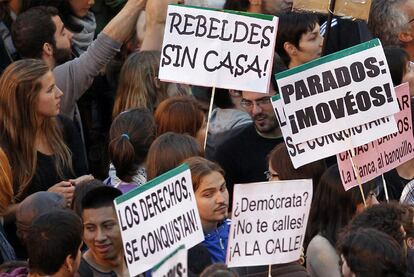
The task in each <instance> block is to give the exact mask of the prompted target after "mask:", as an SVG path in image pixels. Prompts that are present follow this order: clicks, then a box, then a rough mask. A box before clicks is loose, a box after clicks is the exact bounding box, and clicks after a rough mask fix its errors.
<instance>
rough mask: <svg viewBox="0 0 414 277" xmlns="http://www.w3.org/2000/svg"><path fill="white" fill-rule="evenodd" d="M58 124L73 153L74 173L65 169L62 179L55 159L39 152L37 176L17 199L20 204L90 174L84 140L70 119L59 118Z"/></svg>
mask: <svg viewBox="0 0 414 277" xmlns="http://www.w3.org/2000/svg"><path fill="white" fill-rule="evenodd" d="M58 122H59V124H60V126H61V128H62V130H63V139H64V141H65V143H66V145H67V146H68V147H69V149H70V151H71V153H72V166H73V172H71V170H70V169H69V168H68V167H65V168H63V176H64V178H63V179H62V178H61V177H59V175H58V173H57V171H56V169H55V166H54V161H55V157H54V156H53V155H50V156H49V155H45V154H43V153H40V152H37V164H36V172H35V175H34V176H33V179H32V180H31V181H30V183H29V186H28V190H27V192H26V193H25V194H24V195H23V196H22V197H19V199H17V200H18V201H19V202H20V201H23V199H24V198H25V197H27V196H28V195H31V194H33V193H35V192H38V191H46V190H48V189H49V188H50V187H52V186H53V185H55V184H57V183H59V182H61V181H67V180H68V179H72V178H76V177H79V176H82V175H84V174H87V172H88V168H87V163H86V159H85V155H84V152H83V146H82V140H81V137H80V135H79V132H78V131H77V130H76V127H75V125H74V124H73V122H72V121H71V120H70V119H68V118H66V117H64V116H58Z"/></svg>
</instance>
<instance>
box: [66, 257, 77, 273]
mask: <svg viewBox="0 0 414 277" xmlns="http://www.w3.org/2000/svg"><path fill="white" fill-rule="evenodd" d="M64 266H65V268H66V269H67V270H68V271H69V272H71V273H74V272H75V270H76V269H75V259H73V257H72V255H67V256H66V259H65V263H64Z"/></svg>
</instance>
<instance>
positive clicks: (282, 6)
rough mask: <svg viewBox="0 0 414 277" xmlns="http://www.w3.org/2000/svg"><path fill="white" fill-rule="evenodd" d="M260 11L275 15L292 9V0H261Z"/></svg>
mask: <svg viewBox="0 0 414 277" xmlns="http://www.w3.org/2000/svg"><path fill="white" fill-rule="evenodd" d="M261 4H262V13H266V14H272V15H277V14H279V13H285V12H289V11H291V10H292V5H293V0H262V1H261Z"/></svg>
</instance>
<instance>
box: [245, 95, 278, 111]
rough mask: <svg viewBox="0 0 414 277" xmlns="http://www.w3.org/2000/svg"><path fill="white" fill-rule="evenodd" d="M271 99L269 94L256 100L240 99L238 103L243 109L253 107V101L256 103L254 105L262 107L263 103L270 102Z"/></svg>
mask: <svg viewBox="0 0 414 277" xmlns="http://www.w3.org/2000/svg"><path fill="white" fill-rule="evenodd" d="M270 101H271V97H270V96H265V97H262V98H259V99H256V100H253V101H252V100H247V99H244V98H243V99H242V100H241V101H240V105H241V106H242V107H243V108H245V109H251V108H253V103H256V106H259V107H263V106H264V105H267V104H270Z"/></svg>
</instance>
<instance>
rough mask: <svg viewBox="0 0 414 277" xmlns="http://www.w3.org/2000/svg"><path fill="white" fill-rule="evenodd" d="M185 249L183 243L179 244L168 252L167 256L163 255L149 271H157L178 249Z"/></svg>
mask: <svg viewBox="0 0 414 277" xmlns="http://www.w3.org/2000/svg"><path fill="white" fill-rule="evenodd" d="M182 249H185V246H184V244H182V245H180V246H179V247H178V248H177V249H175V250H174V251H173V252H172V253H171V254H169V255H168V256H167V257H165V258H164V259H163V260H162V261H161V262H159V263H158V264H156V265H155V266H154V267H153V268H152V269H151V271H152V272H154V271H157V270H158V269H159V268H160V267H161V266H162V265H163V264H164V263H165V262H166V261H168V259H170V258H171V257H172V256H174V255H175V254H177V252H178V251H180V250H182Z"/></svg>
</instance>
